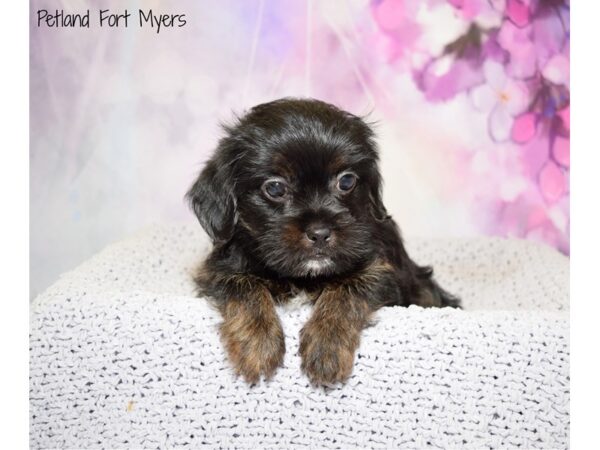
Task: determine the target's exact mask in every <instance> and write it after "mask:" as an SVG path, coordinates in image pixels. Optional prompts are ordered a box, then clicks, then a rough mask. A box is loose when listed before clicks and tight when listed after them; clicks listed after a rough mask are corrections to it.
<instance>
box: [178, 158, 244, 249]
mask: <svg viewBox="0 0 600 450" xmlns="http://www.w3.org/2000/svg"><path fill="white" fill-rule="evenodd" d="M233 183H234V181H233V179H232V175H231V167H230V165H229V164H219V163H217V162H216V161H215V160H214V159H211V160H210V161H209V162H208V163H207V164H206V166H205V167H204V169H203V170H202V172H200V176H199V177H198V179H197V180H196V182H195V183H194V184H193V186H192V187H191V188H190V190H189V191H188V193H187V194H186V199H187V200H188V202H189V203H190V206H191V207H192V209H193V210H194V213H195V214H196V216H197V217H198V220H199V221H200V224H201V225H202V228H204V230H205V231H206V232H207V233H208V235H209V236H210V237H211V239H212V240H213V243H215V244H218V243H224V242H227V241H228V240H229V239H231V237H232V236H233V230H234V228H235V224H236V222H237V212H236V199H235V195H234V193H233Z"/></svg>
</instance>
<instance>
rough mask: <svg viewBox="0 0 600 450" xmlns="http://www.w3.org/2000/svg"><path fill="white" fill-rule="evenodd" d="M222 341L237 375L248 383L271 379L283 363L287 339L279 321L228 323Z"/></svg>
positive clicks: (223, 325)
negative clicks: (261, 378) (263, 378)
mask: <svg viewBox="0 0 600 450" xmlns="http://www.w3.org/2000/svg"><path fill="white" fill-rule="evenodd" d="M221 338H222V340H223V343H224V345H225V349H226V350H227V354H228V355H229V360H230V361H231V363H232V364H233V368H234V370H235V372H236V374H237V375H241V376H243V377H244V379H245V380H246V382H248V383H256V382H258V381H259V379H260V377H261V376H264V377H265V378H266V379H269V378H271V377H272V376H273V374H274V373H275V370H276V369H277V367H279V366H281V365H282V364H283V357H284V355H285V340H284V334H283V330H282V328H281V324H280V323H279V321H278V320H272V321H264V320H261V321H258V320H251V321H249V322H245V323H242V322H241V321H238V320H233V321H225V322H224V323H223V324H222V325H221Z"/></svg>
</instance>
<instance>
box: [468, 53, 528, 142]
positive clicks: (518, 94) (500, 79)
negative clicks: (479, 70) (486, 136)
mask: <svg viewBox="0 0 600 450" xmlns="http://www.w3.org/2000/svg"><path fill="white" fill-rule="evenodd" d="M483 73H484V76H485V80H486V82H485V83H484V84H482V85H480V86H477V87H475V88H473V89H472V90H471V92H470V96H471V100H472V102H473V105H474V106H475V108H477V109H478V110H480V111H482V112H485V113H486V114H488V130H489V133H490V136H491V137H492V139H493V140H494V141H497V142H503V141H507V140H508V139H509V138H510V136H511V130H512V127H513V121H514V118H515V117H516V116H518V115H519V114H521V113H523V112H524V111H525V110H526V109H527V106H528V105H529V92H528V90H527V87H526V85H525V84H524V83H522V82H519V81H517V80H513V79H511V78H509V77H508V76H507V75H506V72H505V71H504V66H503V65H502V64H499V63H497V62H495V61H486V62H485V63H484V65H483Z"/></svg>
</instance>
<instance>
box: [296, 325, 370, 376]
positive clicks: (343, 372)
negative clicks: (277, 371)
mask: <svg viewBox="0 0 600 450" xmlns="http://www.w3.org/2000/svg"><path fill="white" fill-rule="evenodd" d="M343 334H344V335H343V336H342V335H339V333H336V332H335V331H334V330H332V329H331V328H329V327H328V326H327V324H321V323H319V322H318V321H312V320H311V321H309V322H308V323H307V324H306V325H305V326H304V328H302V331H300V356H301V358H302V371H303V372H304V373H305V374H306V375H307V376H308V378H309V379H310V381H311V382H312V383H313V384H316V385H328V384H334V383H338V382H339V383H343V382H345V381H346V380H347V379H348V378H349V377H350V375H351V374H352V368H353V366H354V353H355V351H356V347H357V346H358V340H359V338H358V335H354V336H353V335H352V333H343ZM346 334H348V335H346Z"/></svg>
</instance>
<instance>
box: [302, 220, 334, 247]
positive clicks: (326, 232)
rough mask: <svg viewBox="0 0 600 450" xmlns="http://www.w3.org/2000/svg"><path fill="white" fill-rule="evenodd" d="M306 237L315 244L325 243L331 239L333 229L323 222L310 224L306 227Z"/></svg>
mask: <svg viewBox="0 0 600 450" xmlns="http://www.w3.org/2000/svg"><path fill="white" fill-rule="evenodd" d="M306 237H307V238H308V240H309V241H311V242H312V243H313V244H315V245H323V244H324V243H325V242H327V241H329V238H330V237H331V230H330V229H329V228H328V227H326V226H325V225H323V224H315V225H309V226H308V228H307V229H306Z"/></svg>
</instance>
